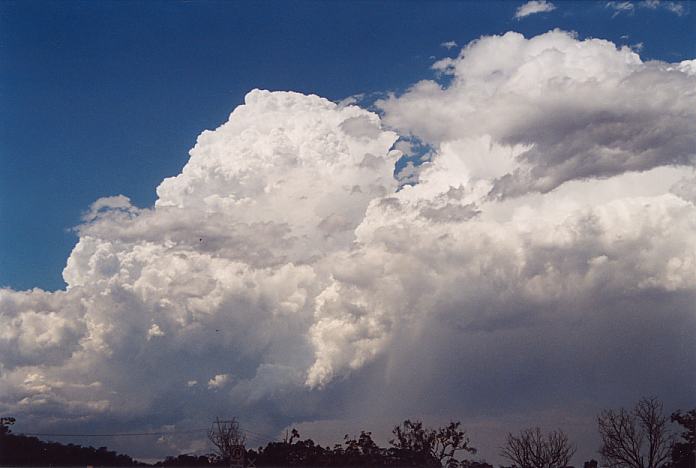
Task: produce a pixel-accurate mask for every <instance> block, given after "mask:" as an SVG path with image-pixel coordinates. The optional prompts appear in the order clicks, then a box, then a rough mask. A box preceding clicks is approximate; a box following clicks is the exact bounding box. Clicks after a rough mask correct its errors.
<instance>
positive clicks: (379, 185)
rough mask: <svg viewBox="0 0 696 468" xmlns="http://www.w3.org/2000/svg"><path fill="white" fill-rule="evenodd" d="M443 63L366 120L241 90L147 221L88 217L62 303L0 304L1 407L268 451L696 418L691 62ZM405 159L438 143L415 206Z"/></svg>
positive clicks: (473, 57)
mask: <svg viewBox="0 0 696 468" xmlns="http://www.w3.org/2000/svg"><path fill="white" fill-rule="evenodd" d="M434 69H435V70H436V72H437V73H438V74H439V75H440V78H442V79H443V81H442V82H441V81H437V80H431V81H424V82H420V83H417V84H415V85H414V86H413V87H412V88H410V89H409V90H407V91H406V92H405V93H404V94H402V95H392V96H390V97H388V98H387V99H384V100H381V101H379V102H377V107H378V108H379V109H380V110H381V111H382V113H383V114H382V116H381V117H380V116H379V115H377V114H375V113H372V112H368V111H366V110H363V109H360V108H358V107H356V106H353V105H338V104H335V103H332V102H330V101H328V100H326V99H323V98H320V97H317V96H312V95H310V96H307V95H302V94H299V93H292V92H268V91H260V90H254V91H251V92H250V93H249V94H248V95H247V96H246V99H245V103H244V104H243V105H241V106H239V107H237V108H236V109H235V110H234V112H232V114H231V115H230V117H229V120H228V121H227V122H226V123H224V124H223V125H222V126H220V127H219V128H217V129H215V130H213V131H206V132H203V133H202V134H201V135H200V136H199V138H198V141H197V143H196V145H195V147H194V148H193V149H192V150H191V152H190V154H191V157H190V160H189V162H188V163H187V164H186V166H185V167H184V168H183V170H182V171H181V173H180V174H179V175H177V176H176V177H173V178H169V179H165V180H164V181H163V182H162V183H161V184H160V186H159V187H158V188H157V194H158V200H157V202H156V203H155V205H154V206H153V207H145V208H140V207H136V206H133V205H132V204H131V203H130V201H129V200H128V199H127V198H126V197H125V196H122V195H121V196H116V197H106V198H103V199H100V200H97V201H96V202H95V203H94V204H93V205H92V206H91V207H90V208H89V209H88V210H87V211H86V213H85V216H84V223H83V224H82V225H81V226H79V227H78V228H77V232H78V234H79V241H78V243H77V245H76V246H75V248H74V249H73V251H72V253H71V255H70V257H69V258H68V260H67V265H66V267H65V270H64V272H63V277H64V279H65V281H66V283H67V284H68V286H67V288H66V290H64V291H55V292H46V291H42V290H39V289H34V290H31V291H14V290H11V289H3V290H0V317H1V320H0V395H1V397H0V411H2V412H3V413H8V414H13V415H16V416H17V417H18V418H20V419H23V420H25V421H30V422H32V423H33V424H34V425H35V426H37V427H38V426H42V427H49V428H50V427H57V426H60V425H63V426H65V425H66V424H67V425H68V426H70V427H80V426H81V425H82V426H87V425H89V424H94V422H95V421H97V420H99V421H104V420H107V421H119V422H124V421H136V422H137V424H138V425H140V426H141V427H146V426H149V427H155V426H157V427H161V426H162V425H174V426H176V425H177V424H179V425H186V424H189V425H190V424H193V422H195V421H204V424H206V423H207V421H209V419H210V418H212V417H214V416H216V415H220V414H221V413H222V414H228V413H229V412H230V411H234V412H235V414H237V415H238V416H239V417H240V418H242V420H245V421H246V420H249V421H253V423H254V424H257V425H259V427H263V428H265V430H267V431H277V430H279V429H281V428H282V427H284V426H286V425H288V424H291V423H303V422H304V423H305V424H308V425H310V424H315V425H317V424H318V425H321V424H322V421H324V422H326V424H334V425H336V424H337V423H336V421H341V420H345V421H349V420H356V418H357V419H359V418H363V420H364V421H367V422H368V423H370V422H375V421H378V420H380V421H388V423H393V422H398V420H399V419H400V418H404V417H413V416H419V417H431V418H434V419H437V418H450V417H451V418H461V419H463V420H464V421H465V422H466V418H469V419H470V420H472V421H479V423H480V426H481V427H482V428H483V429H481V433H482V434H483V433H486V431H485V428H484V426H486V424H489V423H490V424H493V425H494V426H495V428H496V430H498V431H504V430H507V428H510V427H512V426H514V424H519V422H518V423H510V421H509V420H505V415H510V414H512V415H518V416H519V415H523V416H524V415H526V416H527V417H528V418H532V417H538V418H541V419H542V420H543V421H542V422H544V423H548V424H550V425H558V424H560V421H561V419H562V418H560V417H557V415H558V414H561V413H562V414H563V415H565V416H564V417H571V416H573V415H580V414H584V415H586V413H587V409H588V408H590V411H593V410H596V409H597V408H600V407H602V406H606V405H613V404H616V403H617V402H618V403H622V404H623V403H630V402H631V401H632V400H633V399H635V398H637V397H640V396H642V395H644V394H656V395H659V396H661V397H662V398H663V399H665V401H666V403H667V405H668V406H669V407H673V406H675V405H684V404H686V403H688V401H689V398H692V397H693V394H694V391H696V366H694V356H696V340H694V339H693V337H694V336H696V309H695V307H694V304H695V303H696V236H695V235H694V232H696V206H695V205H694V201H695V197H694V193H693V192H694V191H693V188H692V186H693V180H694V157H695V156H696V74H695V73H694V69H696V66H694V62H693V61H691V62H688V61H687V62H682V63H679V64H668V63H662V62H643V61H642V60H641V59H640V57H639V56H638V55H637V54H636V53H634V52H633V51H631V50H630V49H628V48H625V47H624V48H618V49H617V48H616V47H615V46H614V44H612V43H610V42H607V41H602V40H598V39H588V40H583V41H581V40H578V39H577V38H576V37H574V35H572V34H570V33H566V32H563V31H551V32H549V33H547V34H544V35H541V36H537V37H534V38H531V39H526V38H524V37H523V36H521V35H520V34H517V33H507V34H505V35H502V36H491V37H484V38H481V39H480V40H477V41H475V42H473V43H471V44H469V45H468V46H466V47H464V48H463V49H462V51H461V53H460V54H459V56H458V57H457V58H454V59H445V60H442V61H439V62H437V63H436V64H435V65H434ZM400 137H403V138H411V139H417V140H419V141H420V143H422V144H424V145H428V146H429V147H430V148H432V151H431V156H430V157H429V160H428V161H426V162H424V163H422V164H420V165H418V166H416V167H413V166H410V170H411V171H412V172H415V173H417V179H416V178H413V179H412V181H416V180H417V182H416V183H414V185H406V186H403V187H400V186H399V183H398V182H397V180H396V179H395V178H394V167H395V164H396V162H397V160H398V159H399V158H400V157H401V156H402V154H401V152H400V151H398V150H396V149H394V148H396V147H399V146H400V144H399V143H397V140H399V138H400ZM401 146H403V145H401ZM43 415H51V419H50V421H47V420H43V419H42V416H43ZM535 415H536V416H535ZM554 415H556V416H554ZM568 415H570V416H568ZM559 418H560V419H559ZM589 418H590V419H587V418H585V419H582V418H581V421H580V422H579V423H577V424H578V427H580V429H578V430H577V431H576V433H577V434H585V433H586V432H587V430H588V427H589V426H588V425H587V424H590V423H591V421H590V420H591V414H590V417H589ZM503 420H505V421H503ZM482 421H483V422H482ZM486 421H488V423H487V422H486ZM491 421H493V422H491ZM501 421H502V422H501ZM588 421H589V422H588ZM537 422H538V421H533V420H531V419H530V420H529V424H535V423H537ZM198 424H199V425H200V422H199V423H198ZM158 425H159V426H158ZM339 425H340V424H339ZM306 427H310V426H306ZM359 429H370V428H369V427H365V426H361V427H355V428H354V430H359ZM583 431H584V432H583ZM571 432H572V430H571ZM194 442H195V441H194ZM473 442H474V445H476V442H477V441H476V439H475V433H474V440H473ZM200 443H202V442H200ZM200 443H198V444H199V445H196V444H195V443H192V442H191V441H190V440H189V441H187V442H185V443H184V442H181V443H179V444H178V445H177V444H175V443H174V442H172V444H174V445H167V447H166V448H167V449H168V450H173V449H172V447H177V449H179V450H188V449H196V448H200ZM186 444H188V445H186ZM479 445H480V444H479ZM590 449H592V450H593V449H594V447H590ZM143 450H145V449H143ZM484 455H487V454H486V453H484ZM488 455H489V456H494V454H488Z"/></svg>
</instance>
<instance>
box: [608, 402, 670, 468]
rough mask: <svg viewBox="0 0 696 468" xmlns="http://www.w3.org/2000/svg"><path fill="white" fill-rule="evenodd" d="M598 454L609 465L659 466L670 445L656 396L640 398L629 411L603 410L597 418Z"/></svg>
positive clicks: (624, 467)
mask: <svg viewBox="0 0 696 468" xmlns="http://www.w3.org/2000/svg"><path fill="white" fill-rule="evenodd" d="M597 423H598V425H599V434H600V435H601V437H602V446H601V448H600V449H599V453H600V454H601V455H602V457H603V458H604V461H605V463H606V464H607V465H608V466H609V467H611V468H659V467H660V466H662V465H663V464H664V463H665V462H666V461H667V459H668V457H669V454H670V449H671V445H672V443H671V442H672V441H671V437H670V434H669V431H668V428H667V423H668V420H667V417H666V416H665V415H664V414H663V413H662V403H661V402H660V401H658V400H657V399H656V398H642V399H641V400H640V401H638V403H636V406H635V407H634V408H633V409H632V410H630V411H629V410H626V409H624V408H621V409H619V410H618V411H616V410H611V409H610V410H604V411H602V413H601V414H600V415H599V416H598V418H597Z"/></svg>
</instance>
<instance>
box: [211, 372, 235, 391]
mask: <svg viewBox="0 0 696 468" xmlns="http://www.w3.org/2000/svg"><path fill="white" fill-rule="evenodd" d="M229 382H230V375H229V374H218V375H216V376H215V377H213V378H212V379H210V380H208V388H209V389H218V388H223V387H224V386H226V385H227V384H228V383H229Z"/></svg>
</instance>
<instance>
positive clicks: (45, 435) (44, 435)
mask: <svg viewBox="0 0 696 468" xmlns="http://www.w3.org/2000/svg"><path fill="white" fill-rule="evenodd" d="M208 430H209V428H207V427H206V428H201V429H189V430H186V431H158V432H115V433H108V434H107V433H105V434H58V433H48V432H23V433H22V434H24V435H26V436H42V437H131V436H138V437H140V436H162V435H169V434H191V433H195V432H203V431H206V432H207V431H208Z"/></svg>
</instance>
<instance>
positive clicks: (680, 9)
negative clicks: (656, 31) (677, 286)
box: [606, 0, 687, 18]
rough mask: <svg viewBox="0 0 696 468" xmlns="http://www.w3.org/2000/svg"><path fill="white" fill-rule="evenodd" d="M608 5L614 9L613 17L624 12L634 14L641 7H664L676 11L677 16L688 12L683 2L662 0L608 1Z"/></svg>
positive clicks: (654, 8) (653, 8) (652, 8)
mask: <svg viewBox="0 0 696 468" xmlns="http://www.w3.org/2000/svg"><path fill="white" fill-rule="evenodd" d="M606 7H607V8H609V9H611V10H614V14H613V15H612V18H613V17H615V16H617V15H620V14H622V13H627V14H633V13H635V11H636V9H639V8H640V9H646V10H658V9H664V10H667V11H669V12H672V13H674V14H675V15H677V16H683V15H685V14H686V13H687V10H686V8H685V7H684V4H683V3H679V2H671V1H660V0H643V1H641V2H629V1H625V2H619V1H610V2H607V4H606Z"/></svg>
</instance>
